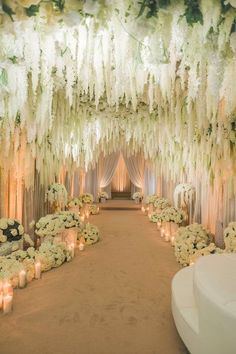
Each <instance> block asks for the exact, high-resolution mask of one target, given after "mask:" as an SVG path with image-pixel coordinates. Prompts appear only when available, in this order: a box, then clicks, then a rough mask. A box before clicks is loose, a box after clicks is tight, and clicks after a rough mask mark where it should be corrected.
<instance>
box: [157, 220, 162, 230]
mask: <svg viewBox="0 0 236 354" xmlns="http://www.w3.org/2000/svg"><path fill="white" fill-rule="evenodd" d="M157 228H158V230H160V228H161V222H160V221H158V222H157Z"/></svg>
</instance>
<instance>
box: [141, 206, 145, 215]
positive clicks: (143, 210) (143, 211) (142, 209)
mask: <svg viewBox="0 0 236 354" xmlns="http://www.w3.org/2000/svg"><path fill="white" fill-rule="evenodd" d="M141 211H142V213H143V214H145V208H144V206H142V208H141Z"/></svg>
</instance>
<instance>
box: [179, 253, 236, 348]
mask: <svg viewBox="0 0 236 354" xmlns="http://www.w3.org/2000/svg"><path fill="white" fill-rule="evenodd" d="M172 313H173V317H174V321H175V324H176V327H177V330H178V332H179V334H180V336H181V338H182V340H183V342H184V343H185V345H186V347H187V348H188V350H189V351H190V353H191V354H235V353H236V254H219V255H210V256H206V257H202V258H200V259H199V260H198V261H197V262H196V264H194V265H192V266H189V267H187V268H183V269H182V270H180V271H179V272H178V273H177V274H176V275H175V276H174V278H173V280H172Z"/></svg>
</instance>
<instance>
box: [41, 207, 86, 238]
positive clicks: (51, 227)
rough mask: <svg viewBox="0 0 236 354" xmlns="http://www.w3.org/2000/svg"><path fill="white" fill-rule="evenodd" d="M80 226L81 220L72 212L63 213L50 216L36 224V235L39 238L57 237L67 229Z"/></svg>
mask: <svg viewBox="0 0 236 354" xmlns="http://www.w3.org/2000/svg"><path fill="white" fill-rule="evenodd" d="M79 226H80V218H79V216H78V215H77V214H76V213H73V212H71V211H61V212H58V213H55V214H48V215H46V216H44V217H42V218H41V219H39V221H38V222H37V223H36V230H35V233H36V235H38V236H39V237H41V238H43V237H45V236H48V235H51V236H55V235H57V234H58V233H60V232H62V231H63V230H65V229H70V228H73V227H79Z"/></svg>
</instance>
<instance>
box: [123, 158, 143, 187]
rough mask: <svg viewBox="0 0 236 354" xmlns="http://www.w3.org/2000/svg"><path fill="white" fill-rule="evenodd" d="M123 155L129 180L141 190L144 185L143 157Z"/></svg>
mask: <svg viewBox="0 0 236 354" xmlns="http://www.w3.org/2000/svg"><path fill="white" fill-rule="evenodd" d="M123 156H124V160H125V164H126V167H127V170H128V174H129V177H130V180H131V182H132V183H133V184H134V185H135V186H136V187H138V188H140V189H142V190H143V187H144V158H143V156H141V155H136V156H129V157H127V156H125V155H123Z"/></svg>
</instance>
